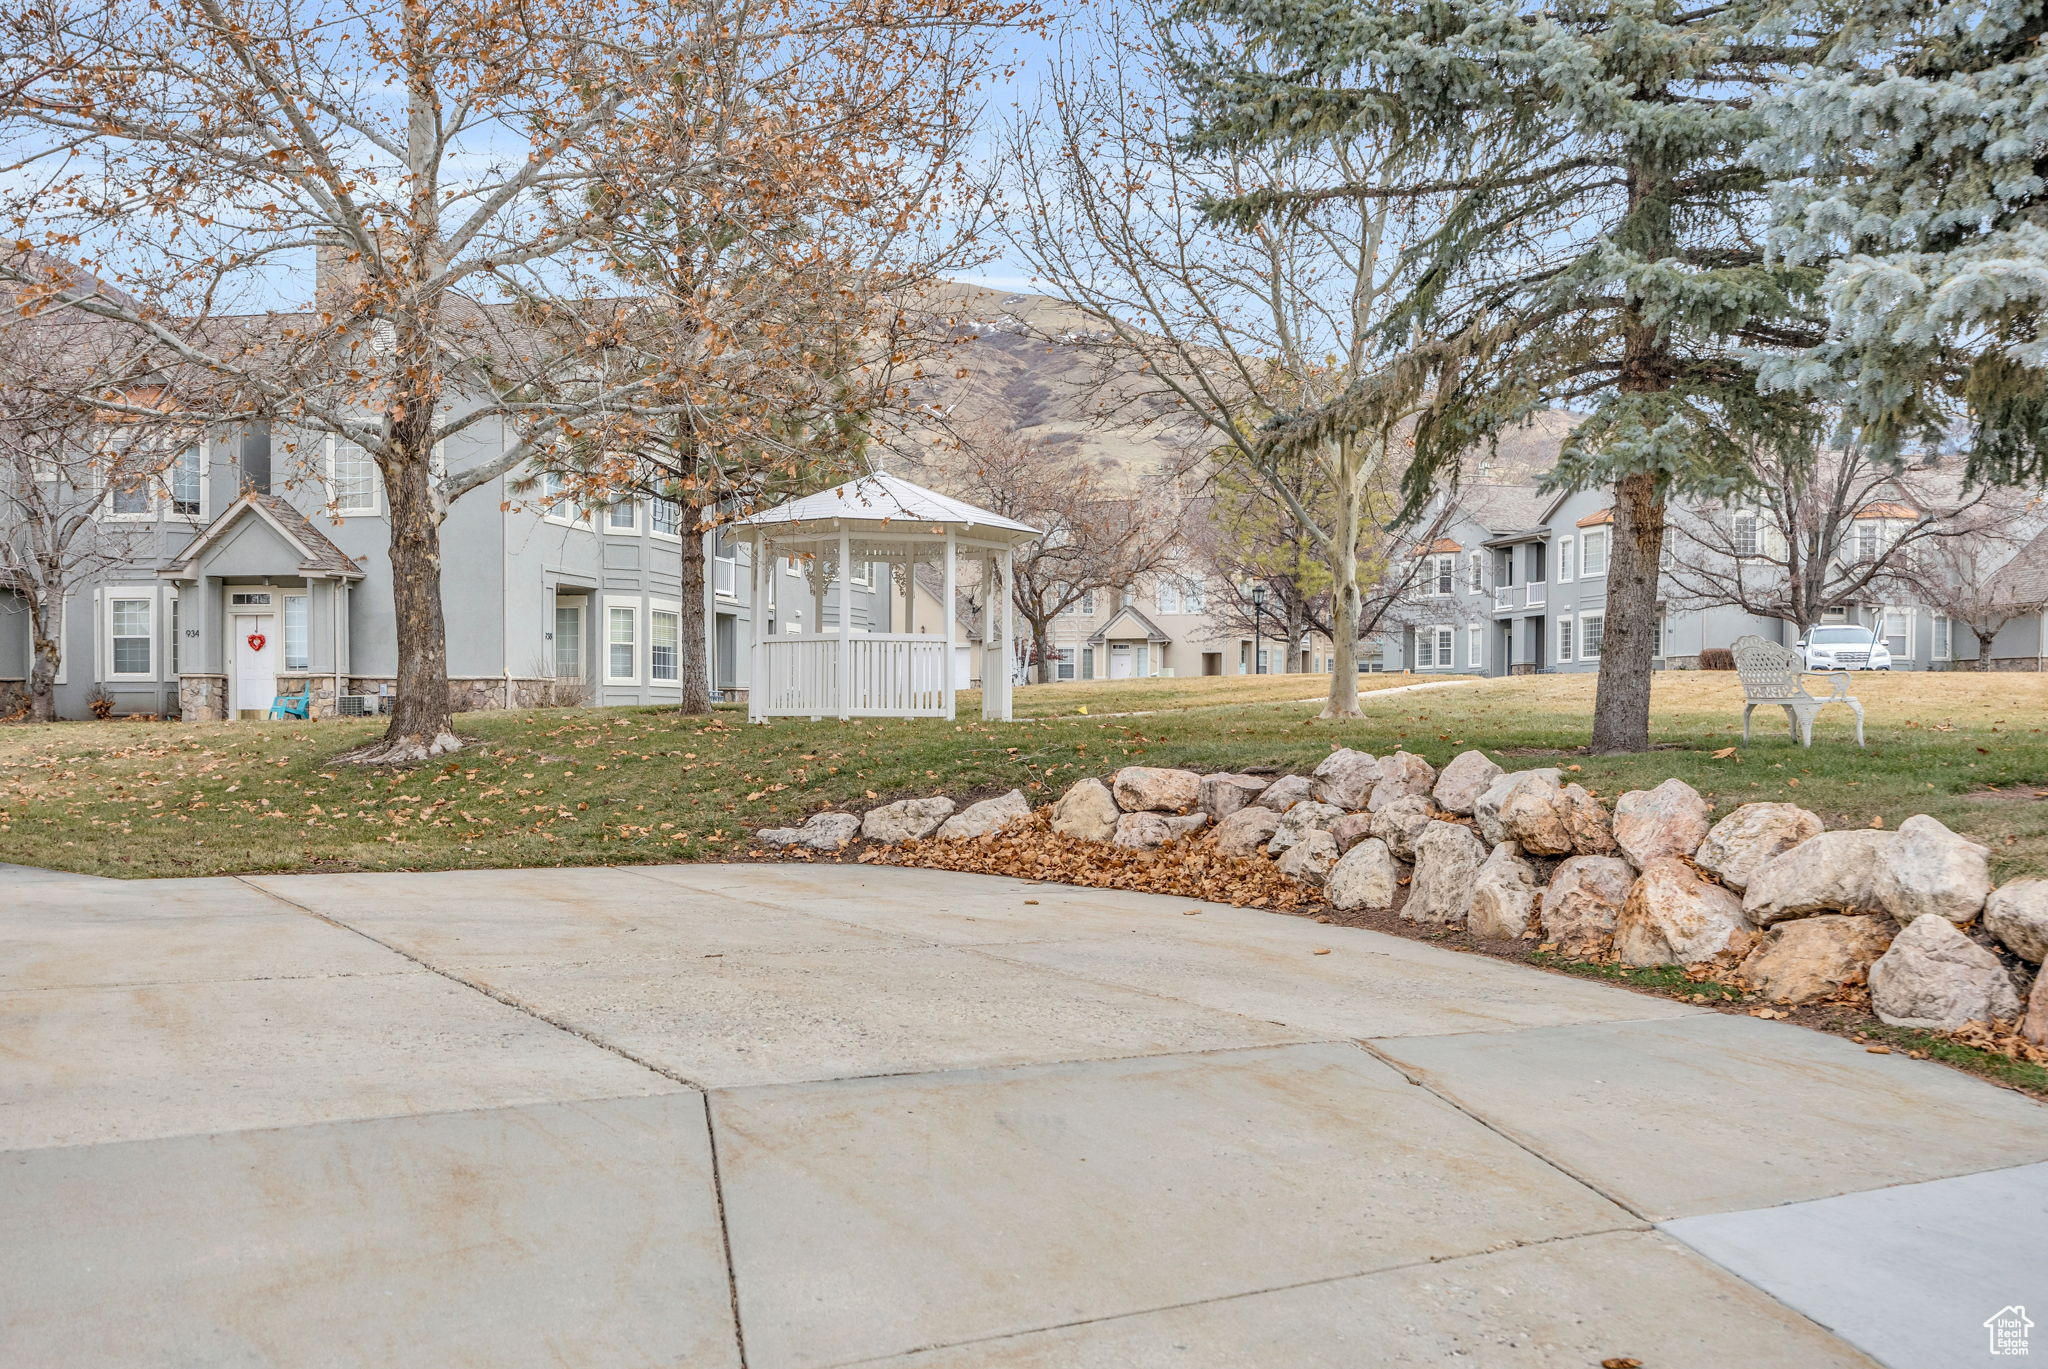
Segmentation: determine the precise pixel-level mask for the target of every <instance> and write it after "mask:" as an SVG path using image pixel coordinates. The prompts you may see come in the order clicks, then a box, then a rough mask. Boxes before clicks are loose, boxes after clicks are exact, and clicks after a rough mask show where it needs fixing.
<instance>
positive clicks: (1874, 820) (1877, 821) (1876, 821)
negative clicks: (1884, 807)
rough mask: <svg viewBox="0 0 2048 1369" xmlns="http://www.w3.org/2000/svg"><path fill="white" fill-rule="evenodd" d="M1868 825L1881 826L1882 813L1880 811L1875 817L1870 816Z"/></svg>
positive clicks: (1882, 821)
mask: <svg viewBox="0 0 2048 1369" xmlns="http://www.w3.org/2000/svg"><path fill="white" fill-rule="evenodd" d="M1870 825H1871V826H1872V827H1882V826H1884V815H1883V814H1882V813H1880V814H1878V815H1877V816H1876V817H1874V818H1872V819H1871V820H1870Z"/></svg>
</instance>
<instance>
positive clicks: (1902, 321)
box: [1754, 0, 2048, 483]
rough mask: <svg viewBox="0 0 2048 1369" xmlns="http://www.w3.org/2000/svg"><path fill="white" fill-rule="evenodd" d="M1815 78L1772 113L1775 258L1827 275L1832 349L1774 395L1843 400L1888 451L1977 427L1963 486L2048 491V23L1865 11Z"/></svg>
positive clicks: (2011, 7) (1783, 378)
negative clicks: (2047, 43) (1795, 392)
mask: <svg viewBox="0 0 2048 1369" xmlns="http://www.w3.org/2000/svg"><path fill="white" fill-rule="evenodd" d="M1807 22H1808V23H1809V24H1810V25H1811V26H1812V27H1814V28H1815V29H1816V30H1823V31H1833V32H1835V33H1836V35H1837V36H1836V37H1835V38H1834V39H1833V40H1832V41H1831V42H1830V43H1829V45H1828V49H1827V52H1826V54H1825V57H1824V59H1823V60H1822V61H1821V62H1820V63H1819V64H1818V66H1817V69H1816V70H1815V71H1814V73H1813V75H1812V76H1811V77H1809V78H1808V79H1807V80H1805V81H1802V82H1800V83H1799V84H1798V85H1797V86H1795V87H1794V88H1793V89H1791V90H1789V91H1787V92H1785V93H1783V94H1781V95H1779V96H1776V97H1774V98H1773V99H1771V100H1769V101H1766V102H1765V103H1764V104H1763V106H1762V107H1761V110H1760V113H1761V114H1762V116H1763V119H1764V122H1765V124H1766V127H1767V129H1768V132H1767V133H1766V135H1765V136H1764V137H1763V138H1762V139H1761V140H1760V141H1759V142H1758V144H1757V146H1756V148H1755V149H1754V155H1755V157H1756V159H1757V161H1758V164H1759V165H1760V166H1762V167H1763V169H1764V170H1765V171H1766V172H1768V173H1769V174H1771V175H1772V176H1773V177H1774V178H1775V179H1776V181H1777V183H1776V184H1775V185H1774V186H1773V190H1772V198H1773V201H1774V207H1775V209H1776V211H1777V221H1776V223H1775V225H1774V227H1773V229H1772V234H1771V245H1772V247H1773V248H1774V250H1776V251H1778V252H1779V253H1781V254H1782V256H1783V258H1784V259H1785V260H1787V261H1791V262H1802V263H1803V262H1812V263H1826V264H1827V267H1828V271H1827V277H1826V280H1825V283H1824V285H1823V287H1822V290H1821V297H1822V299H1823V300H1824V302H1825V304H1826V308H1827V313H1828V317H1829V321H1830V323H1831V324H1832V330H1831V332H1832V335H1831V338H1830V340H1829V341H1828V342H1826V343H1824V344H1823V345H1821V346H1819V347H1816V348H1812V349H1809V350H1807V351H1804V352H1801V353H1799V354H1797V355H1795V356H1790V357H1780V358H1774V359H1773V360H1772V361H1771V362H1770V363H1768V364H1767V365H1766V366H1765V367H1764V376H1765V381H1766V383H1767V384H1776V385H1783V386H1787V387H1791V388H1796V389H1799V390H1802V391H1805V392H1809V393H1818V394H1827V395H1833V396H1839V397H1841V398H1844V399H1846V400H1848V401H1849V402H1850V403H1852V404H1853V405H1854V406H1855V409H1856V412H1857V415H1858V417H1859V418H1861V419H1862V421H1863V423H1864V425H1865V427H1866V429H1867V431H1868V433H1869V435H1870V436H1871V437H1872V438H1873V439H1874V440H1875V442H1876V443H1877V444H1878V445H1879V446H1880V448H1881V449H1891V450H1896V448H1897V447H1898V446H1899V445H1900V444H1901V443H1903V442H1907V441H1910V440H1912V439H1913V438H1915V437H1920V438H1924V439H1938V438H1939V437H1940V436H1942V435H1944V434H1945V433H1946V432H1947V431H1948V430H1949V429H1951V428H1952V427H1953V426H1954V425H1955V423H1956V421H1957V419H1958V417H1959V416H1963V415H1966V416H1967V418H1968V420H1969V422H1970V424H1971V426H1972V427H1973V428H1974V439H1975V440H1974V442H1973V443H1972V451H1971V461H1970V470H1971V474H1973V475H1975V476H1978V477H1980V478H1985V479H1990V480H1996V481H2006V482H2013V483H2017V482H2020V481H2026V482H2030V483H2031V482H2038V481H2041V480H2044V479H2048V332H2044V314H2048V51H2044V50H2043V48H2042V38H2043V35H2044V34H2048V5H2044V4H2043V3H2041V0H1948V2H1947V3H1930V0H1856V2H1855V3H1854V4H1835V3H1832V0H1829V2H1828V3H1824V4H1821V5H1818V6H1816V7H1815V8H1814V9H1813V10H1812V11H1811V12H1810V15H1809V16H1807Z"/></svg>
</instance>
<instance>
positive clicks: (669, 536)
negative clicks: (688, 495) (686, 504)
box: [647, 499, 683, 545]
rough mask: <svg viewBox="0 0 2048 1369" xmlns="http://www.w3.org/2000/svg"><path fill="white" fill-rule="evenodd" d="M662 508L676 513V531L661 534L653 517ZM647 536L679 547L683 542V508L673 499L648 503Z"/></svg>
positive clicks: (655, 500)
mask: <svg viewBox="0 0 2048 1369" xmlns="http://www.w3.org/2000/svg"><path fill="white" fill-rule="evenodd" d="M664 506H665V507H667V508H671V509H674V510H675V511H676V530H675V531H674V532H663V531H662V530H661V528H660V526H659V520H658V519H656V518H655V516H654V515H655V513H656V512H657V511H658V510H660V509H661V508H663V507H664ZM647 535H648V536H649V537H658V538H660V539H661V540H662V541H664V542H674V543H677V544H678V545H680V544H681V543H682V540H683V506H682V505H681V504H678V503H677V502H676V501H675V500H673V499H654V500H650V501H648V504H647Z"/></svg>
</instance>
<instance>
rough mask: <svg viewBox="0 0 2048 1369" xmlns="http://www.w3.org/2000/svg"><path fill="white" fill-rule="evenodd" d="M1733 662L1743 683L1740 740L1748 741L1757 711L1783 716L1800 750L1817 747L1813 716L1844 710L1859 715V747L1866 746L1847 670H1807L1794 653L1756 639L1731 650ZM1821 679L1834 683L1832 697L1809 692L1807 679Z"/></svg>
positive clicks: (1740, 640) (1739, 641)
mask: <svg viewBox="0 0 2048 1369" xmlns="http://www.w3.org/2000/svg"><path fill="white" fill-rule="evenodd" d="M1728 649H1729V651H1730V653H1731V654H1733V655H1734V657H1735V673H1736V674H1737V675H1739V676H1741V677H1742V695H1743V705H1742V740H1743V741H1744V742H1745V743H1747V742H1748V741H1749V715H1750V714H1751V713H1754V712H1755V711H1756V710H1757V709H1759V708H1764V707H1776V708H1782V709H1784V710H1785V723H1786V726H1787V727H1788V728H1790V730H1791V732H1792V735H1793V736H1794V737H1796V738H1798V739H1799V744H1800V745H1801V746H1812V745H1813V716H1814V714H1816V713H1818V712H1820V711H1821V710H1822V709H1823V708H1826V707H1827V706H1828V705H1829V704H1845V705H1847V706H1848V707H1849V709H1850V710H1851V711H1853V712H1854V713H1855V714H1856V745H1858V746H1862V745H1863V744H1864V742H1863V705H1862V703H1860V702H1859V701H1858V700H1857V699H1856V698H1855V696H1854V695H1852V694H1850V693H1849V674H1848V672H1847V671H1843V670H1829V671H1819V670H1806V669H1803V667H1804V666H1805V664H1806V662H1805V658H1804V657H1802V656H1801V655H1800V653H1798V652H1797V651H1794V650H1793V649H1792V648H1791V647H1785V646H1779V645H1778V644H1777V643H1776V642H1767V641H1765V640H1764V639H1763V638H1761V637H1758V636H1755V635H1754V634H1751V635H1748V636H1743V637H1737V638H1736V639H1735V641H1734V644H1733V645H1731V646H1730V647H1729V648H1728ZM1808 675H1818V676H1820V677H1821V678H1823V679H1827V680H1831V681H1833V682H1834V686H1835V690H1834V693H1832V694H1821V695H1814V694H1809V693H1808V692H1807V690H1806V685H1805V677H1807V676H1808Z"/></svg>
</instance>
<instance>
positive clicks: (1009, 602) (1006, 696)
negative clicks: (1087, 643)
mask: <svg viewBox="0 0 2048 1369" xmlns="http://www.w3.org/2000/svg"><path fill="white" fill-rule="evenodd" d="M1016 569H1017V553H1016V550H1015V549H1014V548H1012V547H1009V546H1005V547H1004V548H1003V713H1002V720H1003V721H1004V722H1008V721H1009V720H1010V693H1011V689H1012V687H1013V684H1014V682H1015V679H1016V675H1017V586H1016V585H1015V584H1014V583H1013V582H1012V581H1011V579H1010V577H1011V576H1012V575H1014V574H1015V573H1016Z"/></svg>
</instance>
